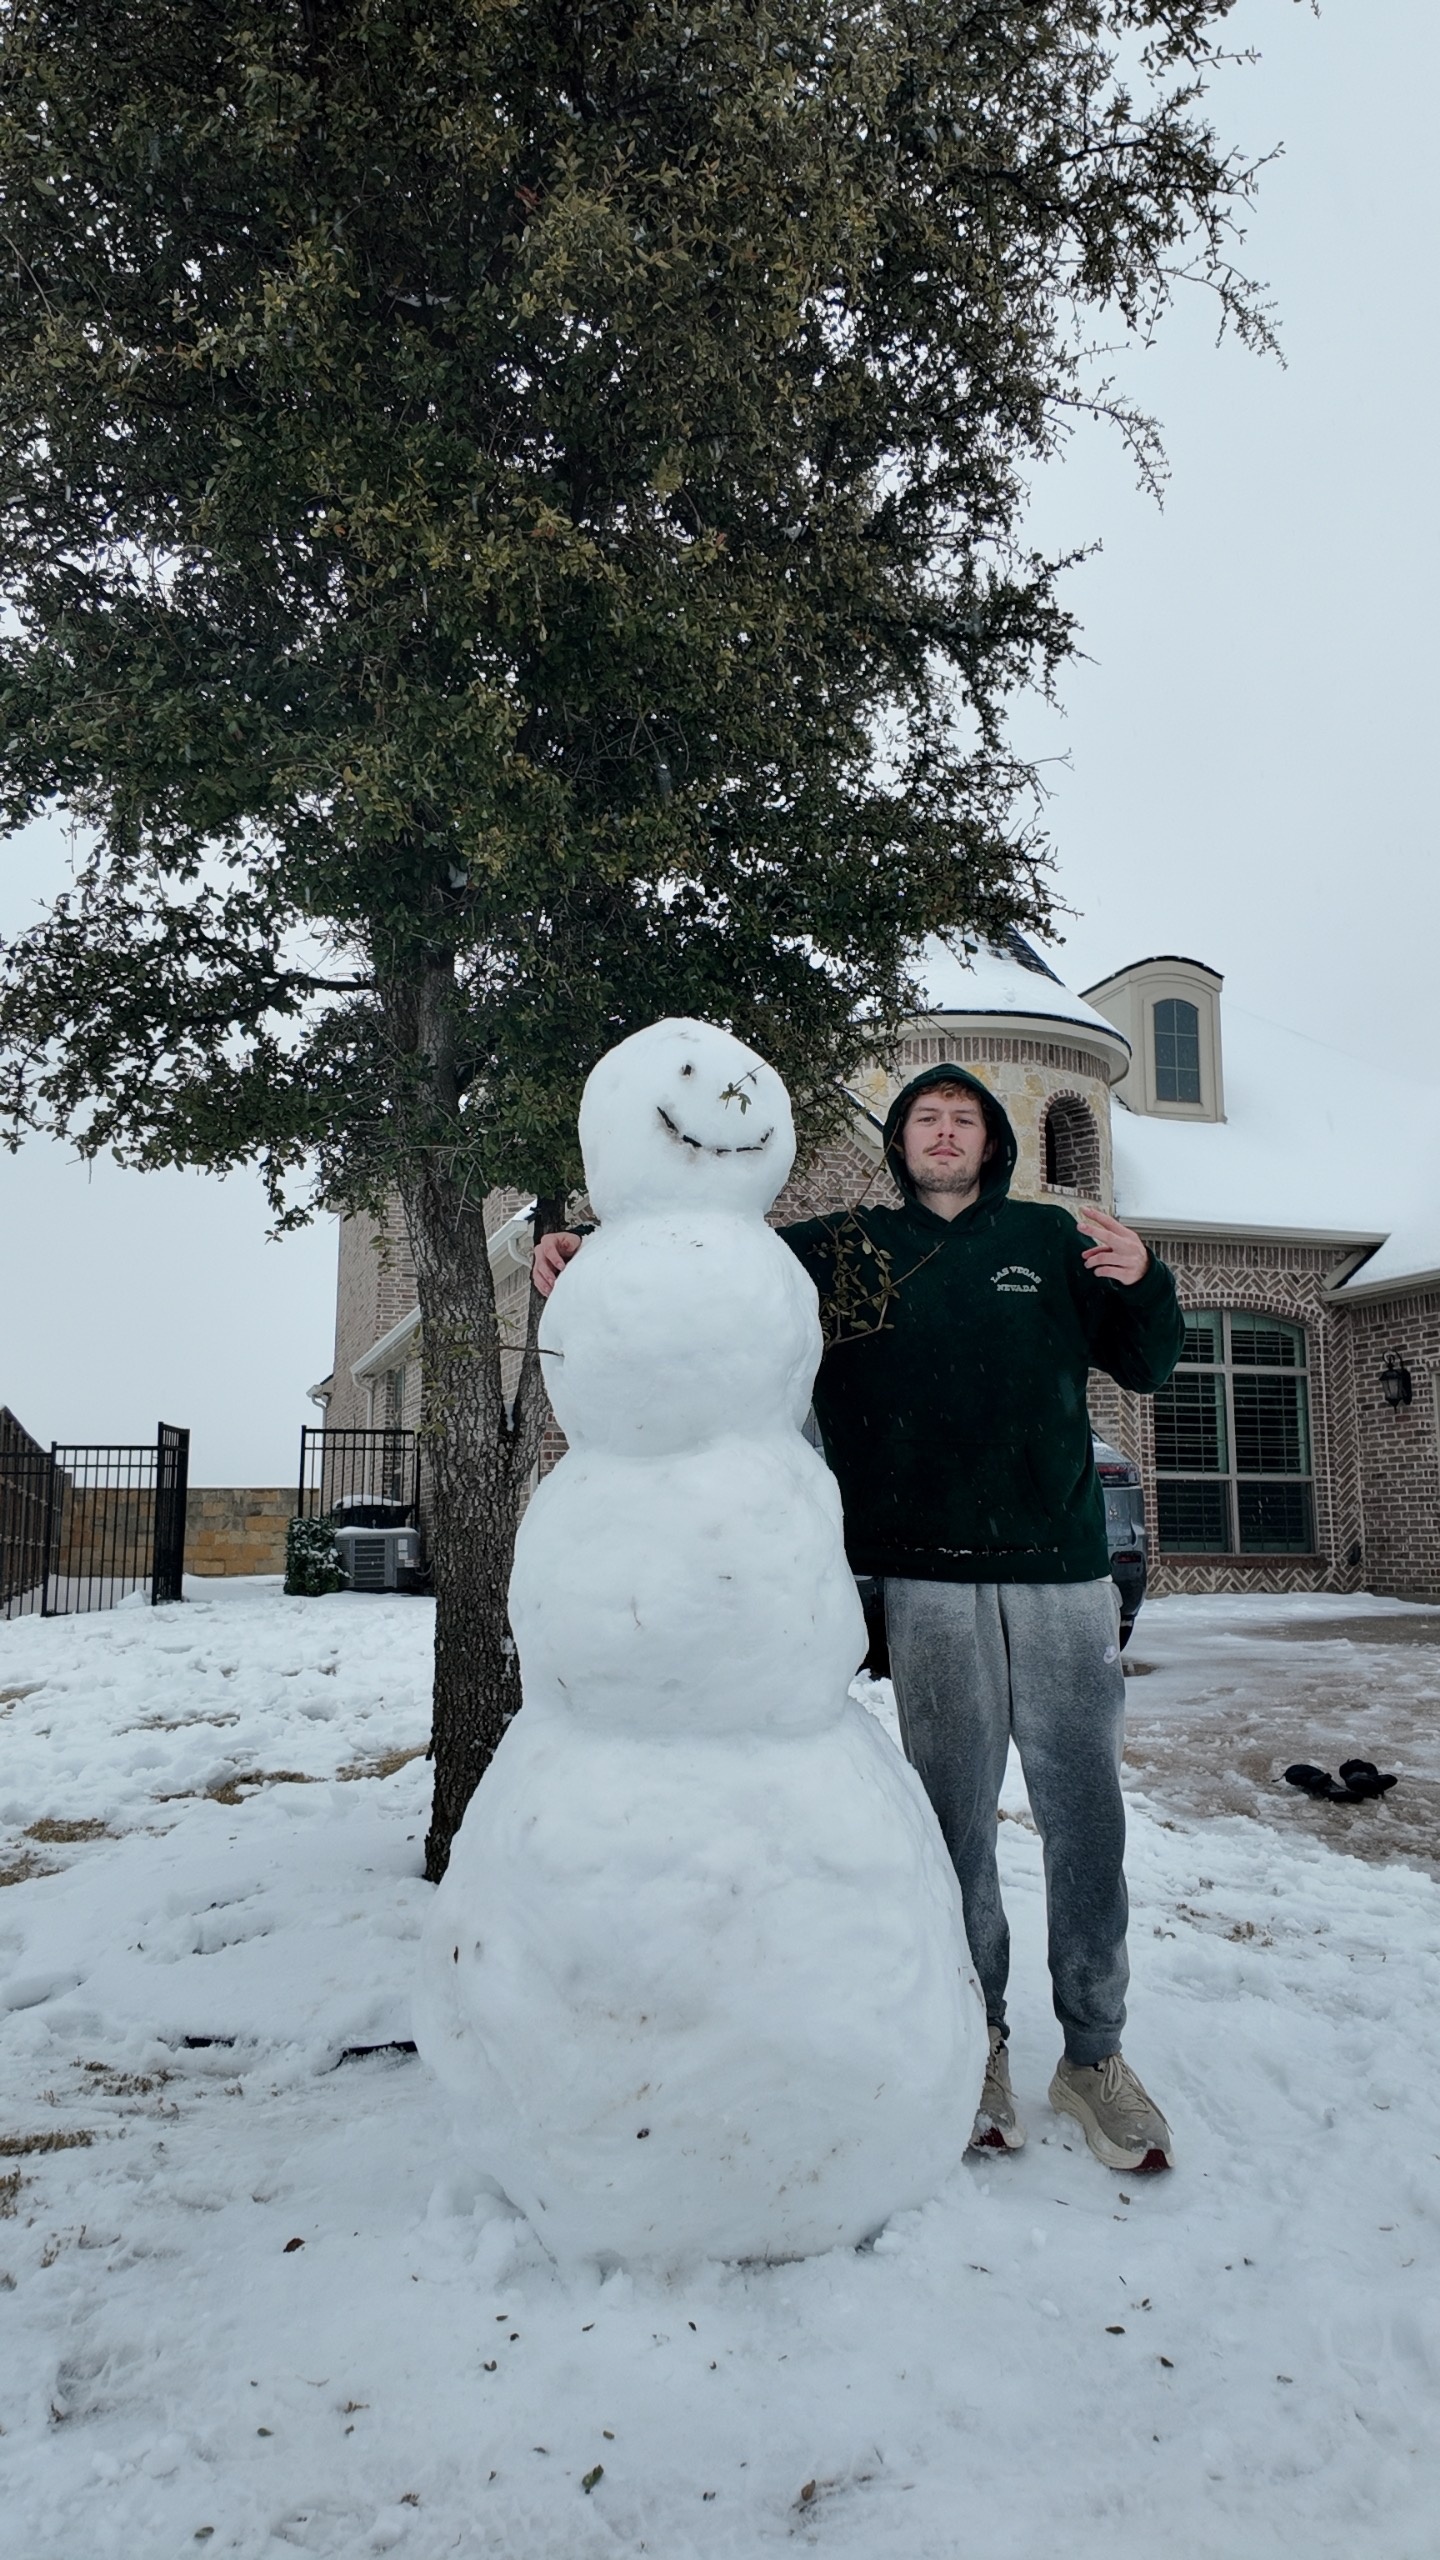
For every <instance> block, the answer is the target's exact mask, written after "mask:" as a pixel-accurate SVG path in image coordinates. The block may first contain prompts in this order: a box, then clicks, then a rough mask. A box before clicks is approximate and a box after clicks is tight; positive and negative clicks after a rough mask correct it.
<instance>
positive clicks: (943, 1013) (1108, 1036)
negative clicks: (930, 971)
mask: <svg viewBox="0 0 1440 2560" xmlns="http://www.w3.org/2000/svg"><path fill="white" fill-rule="evenodd" d="M956 1022H963V1023H964V1024H965V1026H966V1028H967V1030H970V1031H979V1032H983V1033H988V1034H990V1035H991V1036H992V1037H993V1038H995V1039H999V1040H1014V1039H1016V1038H1017V1037H1018V1038H1023V1036H1024V1025H1025V1024H1027V1023H1043V1024H1045V1025H1046V1026H1047V1028H1048V1027H1049V1026H1050V1025H1052V1024H1054V1025H1057V1026H1058V1027H1059V1028H1060V1029H1061V1030H1062V1031H1067V1032H1068V1033H1069V1034H1070V1039H1071V1043H1072V1045H1074V1046H1075V1047H1077V1048H1078V1047H1079V1046H1080V1045H1081V1044H1082V1043H1083V1044H1084V1046H1085V1047H1087V1048H1090V1049H1094V1050H1095V1051H1096V1052H1097V1053H1098V1054H1099V1056H1100V1058H1101V1060H1102V1062H1103V1064H1104V1067H1105V1071H1106V1074H1107V1076H1108V1078H1109V1081H1110V1083H1111V1084H1112V1085H1114V1084H1118V1083H1119V1082H1120V1080H1121V1078H1122V1076H1127V1075H1128V1074H1129V1072H1130V1060H1131V1049H1130V1043H1129V1041H1128V1040H1127V1039H1126V1037H1125V1035H1124V1033H1123V1032H1122V1031H1117V1030H1116V1029H1115V1027H1114V1024H1113V1023H1109V1022H1106V1023H1103V1024H1102V1023H1099V1022H1085V1021H1083V1020H1081V1018H1080V1017H1079V1016H1078V1015H1076V1014H1073V1013H1052V1012H1050V1011H1049V1010H1048V1008H1047V1007H1046V1006H1044V1005H1034V1006H1027V1008H1026V1010H1025V1012H1024V1013H1019V1012H1016V1013H997V1012H995V1010H994V1009H993V1007H991V1006H987V1005H955V1004H946V1005H934V1006H932V1007H931V1008H930V1010H929V1011H928V1012H926V1013H916V1014H912V1015H911V1016H910V1020H909V1023H908V1025H907V1028H908V1029H910V1030H912V1031H918V1032H921V1033H922V1034H923V1033H924V1032H925V1031H926V1030H927V1029H928V1028H929V1027H930V1026H931V1025H932V1024H933V1025H936V1026H939V1025H942V1024H950V1023H956Z"/></svg>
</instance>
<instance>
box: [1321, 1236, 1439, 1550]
mask: <svg viewBox="0 0 1440 2560" xmlns="http://www.w3.org/2000/svg"><path fill="white" fill-rule="evenodd" d="M1362 1276H1363V1275H1362ZM1341 1306H1342V1309H1343V1313H1344V1316H1345V1319H1346V1323H1347V1327H1348V1330H1349V1332H1350V1336H1351V1342H1352V1348H1353V1364H1354V1396H1355V1415H1356V1424H1357V1436H1358V1441H1359V1452H1360V1475H1361V1484H1362V1489H1363V1496H1364V1505H1365V1586H1366V1588H1367V1590H1370V1591H1380V1592H1384V1593H1386V1594H1387V1595H1389V1596H1390V1597H1392V1598H1394V1599H1400V1600H1440V1288H1429V1289H1410V1290H1398V1289H1397V1291H1396V1292H1395V1295H1394V1296H1393V1297H1385V1298H1355V1299H1350V1300H1348V1301H1347V1300H1342V1301H1341ZM1392 1351H1393V1352H1394V1353H1395V1354H1396V1356H1397V1358H1398V1359H1400V1360H1401V1361H1403V1363H1404V1365H1405V1367H1406V1368H1407V1369H1408V1370H1409V1372H1410V1376H1411V1380H1412V1384H1413V1389H1414V1394H1413V1399H1412V1401H1411V1402H1410V1403H1409V1404H1408V1405H1401V1406H1400V1407H1399V1408H1398V1410H1396V1411H1394V1412H1392V1411H1391V1409H1390V1407H1389V1405H1387V1404H1386V1402H1385V1398H1384V1393H1383V1391H1382V1389H1381V1385H1380V1372H1381V1370H1382V1369H1383V1368H1384V1366H1385V1362H1386V1360H1387V1358H1388V1357H1389V1355H1390V1353H1391V1352H1392Z"/></svg>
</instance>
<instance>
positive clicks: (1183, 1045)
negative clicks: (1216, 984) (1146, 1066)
mask: <svg viewBox="0 0 1440 2560" xmlns="http://www.w3.org/2000/svg"><path fill="white" fill-rule="evenodd" d="M1155 1099H1156V1101H1157V1102H1199V1101H1201V1100H1202V1099H1203V1096H1202V1094H1201V1091H1200V1012H1199V1007H1198V1006H1196V1005H1193V1004H1187V1003H1186V1001H1185V998H1184V997H1183V996H1162V997H1161V999H1160V1001H1159V1003H1158V1004H1157V1005H1156V1007H1155Z"/></svg>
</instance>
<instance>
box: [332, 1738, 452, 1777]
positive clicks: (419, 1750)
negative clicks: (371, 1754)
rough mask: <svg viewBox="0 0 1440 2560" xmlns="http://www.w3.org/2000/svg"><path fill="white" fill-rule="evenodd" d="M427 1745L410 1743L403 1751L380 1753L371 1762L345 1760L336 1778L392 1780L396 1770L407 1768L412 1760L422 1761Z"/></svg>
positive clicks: (336, 1773)
mask: <svg viewBox="0 0 1440 2560" xmlns="http://www.w3.org/2000/svg"><path fill="white" fill-rule="evenodd" d="M428 1749H429V1745H428V1743H424V1742H412V1743H411V1744H410V1745H409V1747H408V1749H406V1750H404V1751H381V1752H379V1753H377V1755H376V1757H375V1758H374V1759H373V1760H347V1762H346V1764H345V1766H344V1768H343V1769H337V1770H336V1772H335V1775H336V1777H337V1778H393V1777H394V1775H395V1772H396V1770H397V1769H405V1768H408V1767H409V1764H410V1762H411V1761H412V1760H423V1759H424V1757H425V1754H426V1751H427V1750H428Z"/></svg>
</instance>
